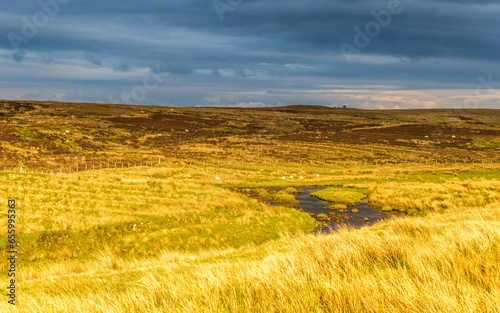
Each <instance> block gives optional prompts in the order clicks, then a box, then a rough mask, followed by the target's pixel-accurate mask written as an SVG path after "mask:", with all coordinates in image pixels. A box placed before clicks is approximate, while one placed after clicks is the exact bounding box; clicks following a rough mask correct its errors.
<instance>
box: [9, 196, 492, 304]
mask: <svg viewBox="0 0 500 313" xmlns="http://www.w3.org/2000/svg"><path fill="white" fill-rule="evenodd" d="M499 218H500V209H499V208H498V204H496V205H492V206H490V207H487V208H484V209H481V210H473V211H463V212H456V213H452V214H448V215H441V214H430V215H428V216H427V217H415V218H411V219H410V218H405V219H394V220H391V221H388V222H383V223H378V224H376V225H374V226H373V227H370V228H364V229H361V230H353V229H350V228H344V229H341V230H340V231H339V232H338V233H335V234H332V235H327V236H324V235H320V236H314V235H303V236H299V237H286V236H285V237H283V238H282V239H280V240H278V241H276V242H273V243H270V244H268V245H266V246H265V247H262V248H261V249H260V252H261V253H264V254H265V255H263V257H262V258H261V259H259V260H252V259H247V258H245V257H241V254H242V251H220V252H219V251H211V252H204V253H198V254H175V253H173V254H172V253H171V254H165V255H162V256H159V257H158V258H155V259H149V260H144V261H130V262H129V263H126V262H123V261H120V260H116V259H115V257H113V256H112V255H111V254H109V253H108V254H106V252H103V254H102V255H101V256H100V258H99V259H98V260H97V261H96V262H95V263H94V264H93V266H90V267H88V268H87V269H85V270H84V272H83V273H81V274H78V275H76V276H70V277H64V276H60V277H53V278H52V279H50V280H49V279H45V280H44V281H43V283H42V282H40V281H39V280H33V281H32V282H30V280H29V279H27V280H26V281H24V282H23V288H25V289H26V291H23V292H22V293H21V294H20V299H22V300H20V302H19V306H18V312H498V307H500V252H499V243H500V222H499ZM250 249H251V250H255V249H256V248H250ZM234 254H236V255H238V254H239V257H237V258H236V259H233V258H232V257H231V256H232V255H234ZM139 265H142V266H139ZM90 268H98V269H99V270H97V271H91V270H89V269H90ZM130 277H132V278H130ZM112 282H115V283H116V282H121V284H120V285H119V288H109V287H110V284H111V285H112ZM115 287H117V286H115ZM0 305H1V306H2V309H3V310H4V311H5V312H14V311H13V310H12V309H11V308H10V307H8V306H7V305H5V304H4V303H2V304H0Z"/></svg>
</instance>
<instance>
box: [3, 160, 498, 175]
mask: <svg viewBox="0 0 500 313" xmlns="http://www.w3.org/2000/svg"><path fill="white" fill-rule="evenodd" d="M498 161H499V160H493V159H489V160H475V159H453V160H447V159H444V160H439V159H431V160H429V159H425V160H421V159H419V160H412V159H394V160H322V161H319V160H308V161H305V160H293V161H290V160H257V161H256V160H255V159H253V160H246V159H240V160H236V159H228V160H223V161H221V160H216V161H215V160H185V159H168V161H167V162H164V161H162V158H158V159H157V160H154V161H152V160H146V161H140V162H137V161H117V162H115V161H113V162H99V163H83V164H78V163H76V164H74V165H69V166H68V165H67V166H59V167H52V168H49V169H46V168H42V169H39V168H34V169H30V168H27V167H25V166H9V167H7V166H4V167H3V171H4V172H14V173H33V174H58V173H59V174H62V173H73V172H82V171H90V170H102V169H118V168H120V169H121V168H138V167H158V166H162V165H170V166H172V165H175V164H177V165H182V166H218V167H221V166H224V167H238V166H245V165H247V166H248V165H251V166H254V165H257V166H297V165H300V166H302V165H304V166H322V165H323V166H335V167H353V166H354V167H358V166H379V165H387V164H391V165H397V164H401V165H402V164H407V165H415V164H428V165H432V164H434V165H437V164H450V165H453V164H485V163H490V164H493V163H495V164H496V163H499V162H498Z"/></svg>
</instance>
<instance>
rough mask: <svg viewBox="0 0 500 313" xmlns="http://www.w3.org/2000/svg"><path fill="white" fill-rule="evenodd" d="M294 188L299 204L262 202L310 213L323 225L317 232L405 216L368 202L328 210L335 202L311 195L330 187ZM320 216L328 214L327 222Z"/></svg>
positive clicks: (357, 226)
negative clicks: (319, 216) (345, 208)
mask: <svg viewBox="0 0 500 313" xmlns="http://www.w3.org/2000/svg"><path fill="white" fill-rule="evenodd" d="M294 188H295V189H296V190H297V191H298V192H299V193H298V194H296V195H295V199H296V200H297V201H298V202H299V203H295V204H286V203H285V204H283V203H275V202H273V201H269V200H267V201H266V200H262V201H263V202H265V203H267V204H270V205H281V206H285V207H290V208H295V209H299V210H302V211H304V212H306V213H308V214H309V215H311V216H312V217H314V218H315V219H316V220H318V221H319V222H321V223H322V226H320V227H318V228H317V229H316V230H315V232H323V233H330V231H331V229H333V230H335V228H337V227H339V226H341V225H348V226H352V227H355V228H360V227H364V226H369V225H371V224H372V223H374V222H376V221H379V220H383V219H388V218H390V217H393V216H401V215H403V214H402V213H398V212H390V213H386V212H382V211H381V210H379V209H374V208H371V207H370V206H369V204H368V202H367V201H364V202H361V203H359V204H357V205H348V206H347V210H345V211H339V210H332V209H328V207H329V206H330V205H332V204H335V203H334V202H327V201H323V200H320V199H318V198H316V197H313V196H310V194H311V193H313V192H315V191H318V190H323V189H325V188H328V186H324V187H294ZM285 189H286V188H272V189H269V190H274V191H276V192H278V191H280V190H285ZM250 196H252V197H255V194H250ZM353 209H355V210H354V211H356V209H357V210H358V212H352V210H353ZM318 214H326V215H327V219H326V220H325V219H319V218H318Z"/></svg>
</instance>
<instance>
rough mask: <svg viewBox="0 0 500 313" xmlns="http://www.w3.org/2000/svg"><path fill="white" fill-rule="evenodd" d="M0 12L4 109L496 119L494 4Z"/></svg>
mask: <svg viewBox="0 0 500 313" xmlns="http://www.w3.org/2000/svg"><path fill="white" fill-rule="evenodd" d="M0 3H1V4H2V11H1V12H0V17H1V19H2V23H1V24H0V68H1V70H0V82H1V83H0V99H11V100H21V99H22V100H45V101H49V100H52V101H68V102H98V103H123V104H148V105H168V106H172V105H173V106H245V107H248V106H275V105H293V104H314V105H327V106H343V105H347V106H348V107H353V108H363V109H408V108H469V107H470V108H479V107H480V108H500V92H499V90H500V63H499V60H500V53H499V52H500V19H499V18H498V17H499V16H500V3H498V1H492V0H479V1H478V0H384V1H381V0H350V1H348V0H328V1H327V0H317V1H306V0H287V1H285V0H275V1H266V0H215V1H213V0H206V1H200V0H182V1H181V0H169V1H159V0H145V1H141V2H138V1H131V0H107V1H96V0H85V1H84V0H17V1H4V0H0Z"/></svg>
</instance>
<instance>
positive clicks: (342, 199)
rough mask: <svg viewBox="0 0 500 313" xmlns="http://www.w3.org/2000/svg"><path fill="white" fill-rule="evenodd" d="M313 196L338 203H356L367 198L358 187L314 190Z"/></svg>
mask: <svg viewBox="0 0 500 313" xmlns="http://www.w3.org/2000/svg"><path fill="white" fill-rule="evenodd" d="M311 196H313V197H316V198H319V199H321V200H323V201H330V202H335V203H338V204H356V203H359V202H361V201H363V200H364V199H366V195H365V194H364V193H362V192H360V191H359V190H358V189H352V188H334V187H331V188H326V189H323V190H319V191H316V192H313V193H311Z"/></svg>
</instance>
